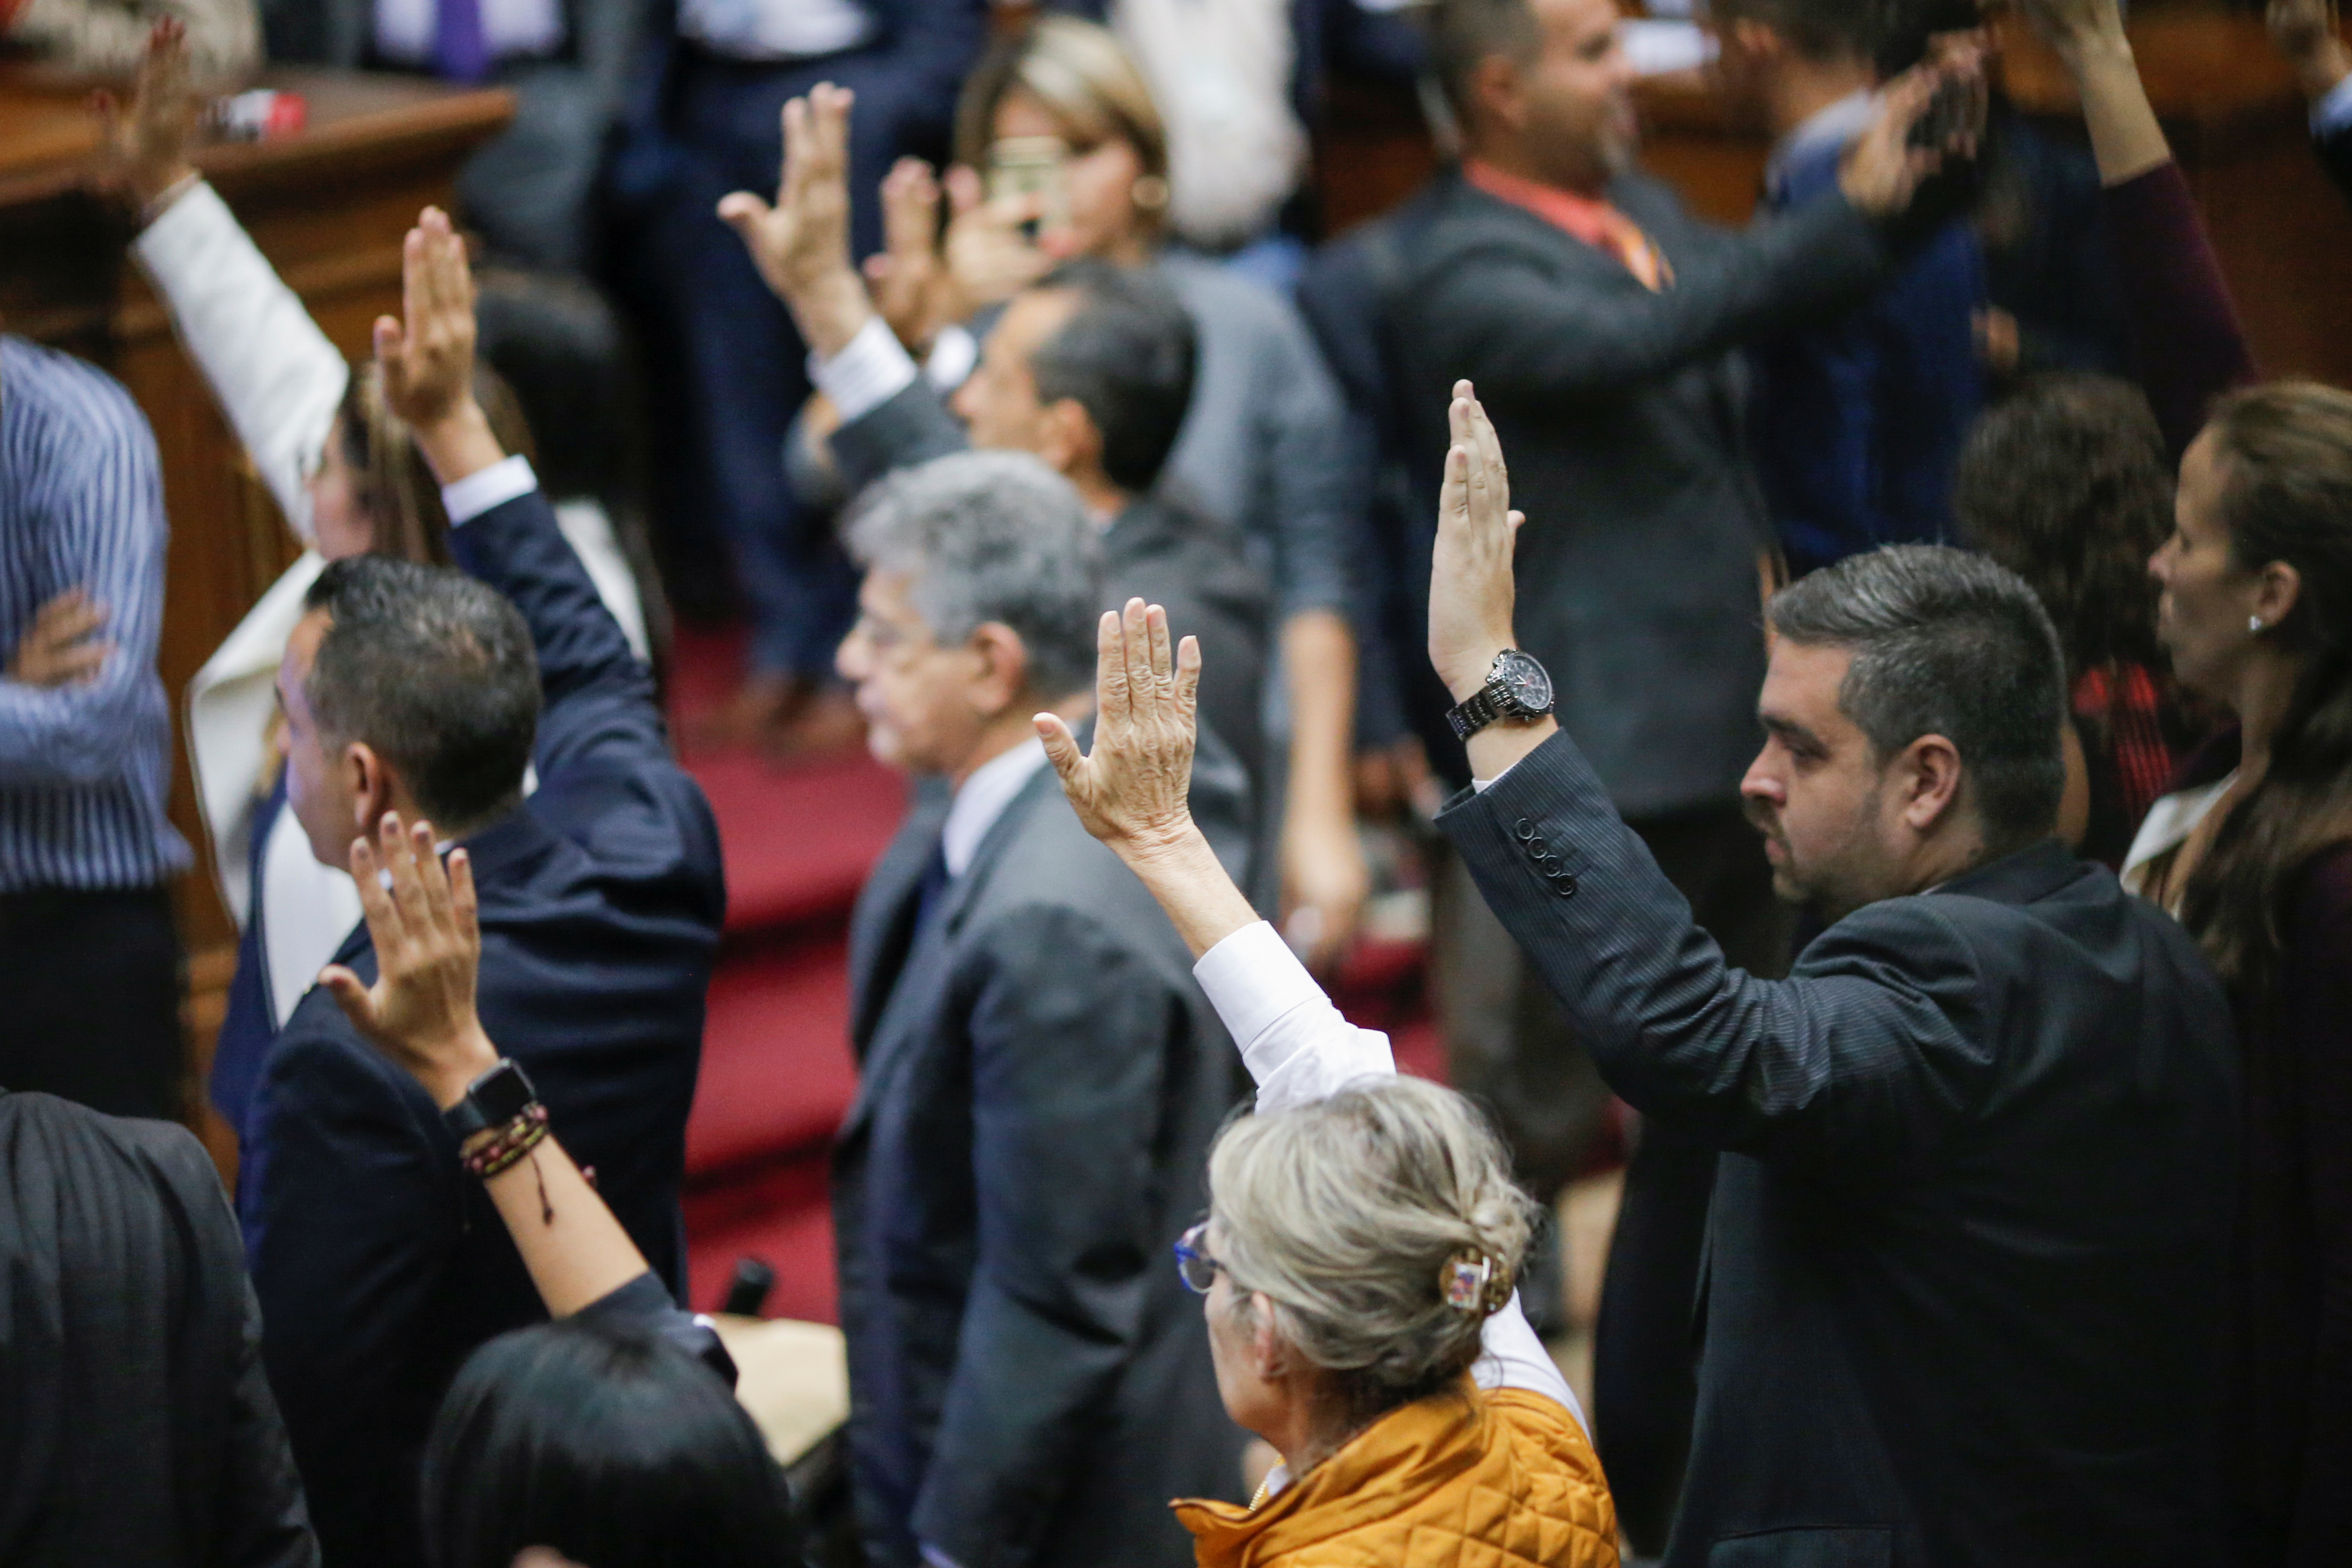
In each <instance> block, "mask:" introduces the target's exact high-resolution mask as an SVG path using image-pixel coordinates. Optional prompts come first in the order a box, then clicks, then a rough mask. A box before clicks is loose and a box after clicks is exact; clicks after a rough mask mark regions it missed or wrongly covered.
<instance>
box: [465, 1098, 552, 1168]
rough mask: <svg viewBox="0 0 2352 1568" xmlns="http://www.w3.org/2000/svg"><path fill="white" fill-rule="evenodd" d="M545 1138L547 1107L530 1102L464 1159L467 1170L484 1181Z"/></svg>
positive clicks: (534, 1147)
mask: <svg viewBox="0 0 2352 1568" xmlns="http://www.w3.org/2000/svg"><path fill="white" fill-rule="evenodd" d="M546 1137H547V1107H545V1106H544V1105H541V1104H540V1103H539V1102H538V1101H537V1100H533V1101H531V1102H530V1104H529V1105H526V1106H524V1107H523V1108H522V1110H521V1112H520V1114H519V1115H517V1116H516V1117H515V1119H514V1120H513V1121H509V1122H508V1123H507V1124H506V1125H505V1126H503V1127H501V1128H499V1130H498V1131H496V1132H493V1133H492V1134H490V1136H489V1138H488V1140H487V1141H486V1142H483V1143H482V1145H481V1146H480V1147H479V1148H478V1149H476V1150H475V1151H474V1152H472V1153H470V1154H467V1156H466V1157H465V1160H466V1169H467V1170H468V1171H471V1172H472V1173H474V1174H475V1175H477V1176H478V1177H480V1178H481V1179H482V1180H483V1181H486V1182H487V1181H488V1180H489V1179H490V1178H491V1177H492V1176H495V1175H497V1174H498V1173H499V1172H501V1171H504V1170H506V1169H507V1168H508V1167H509V1166H511V1165H513V1164H514V1163H517V1162H518V1161H520V1159H521V1158H522V1157H523V1156H524V1155H525V1154H528V1153H530V1152H531V1151H532V1150H533V1149H536V1148H538V1147H539V1146H540V1144H541V1142H544V1141H545V1139H546Z"/></svg>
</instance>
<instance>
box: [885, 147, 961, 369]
mask: <svg viewBox="0 0 2352 1568" xmlns="http://www.w3.org/2000/svg"><path fill="white" fill-rule="evenodd" d="M947 289H948V277H947V268H946V267H945V266H944V265H943V264H942V263H941V261H940V181H939V176H938V175H937V174H933V173H932V172H931V166H930V165H929V163H924V162H923V161H922V160H921V159H920V158H901V159H899V160H898V163H895V164H893V165H891V168H890V173H889V174H888V176H887V178H885V179H884V180H883V182H882V248H881V249H880V250H879V251H877V252H876V253H875V254H874V255H872V256H869V257H867V258H866V291H867V292H868V293H870V294H871V295H872V296H873V297H874V308H875V309H876V310H878V311H880V312H881V314H882V320H883V321H884V322H885V323H886V324H887V325H888V327H889V329H890V331H891V332H892V334H893V335H895V336H896V337H897V338H898V341H899V342H901V343H903V344H905V345H906V347H907V348H908V351H910V352H911V353H923V352H924V351H925V350H927V349H929V347H930V344H931V340H932V339H933V338H935V337H937V336H938V335H939V331H940V328H941V327H943V326H945V325H947V318H946V316H945V314H944V310H945V307H946V303H947V300H946V295H947Z"/></svg>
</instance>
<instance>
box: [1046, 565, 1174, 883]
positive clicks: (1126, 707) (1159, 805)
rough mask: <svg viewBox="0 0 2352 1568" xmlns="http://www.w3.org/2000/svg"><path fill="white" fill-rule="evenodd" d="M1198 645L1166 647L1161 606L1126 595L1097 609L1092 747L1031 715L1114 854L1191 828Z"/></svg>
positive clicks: (1145, 851)
mask: <svg viewBox="0 0 2352 1568" xmlns="http://www.w3.org/2000/svg"><path fill="white" fill-rule="evenodd" d="M1200 690H1201V645H1200V644H1199V643H1198V642H1197V641H1195V640H1194V639H1193V638H1192V637H1186V638H1185V639H1184V640H1183V642H1182V643H1181V644H1180V645H1178V646H1177V647H1175V648H1174V649H1173V650H1171V648H1170V647H1169V641H1168V612H1167V611H1166V610H1163V609H1161V608H1160V606H1159V605H1150V606H1149V607H1147V606H1146V605H1144V602H1143V601H1142V600H1140V599H1129V601H1128V602H1127V609H1126V611H1125V613H1124V614H1121V613H1119V612H1117V611H1112V610H1106V611H1104V612H1103V617H1102V624H1101V626H1100V627H1099V628H1098V629H1097V636H1096V641H1095V749H1094V751H1093V752H1092V753H1091V754H1089V755H1081V754H1080V753H1079V752H1078V742H1077V741H1076V738H1075V737H1073V736H1072V735H1071V733H1070V727H1069V726H1068V725H1067V724H1066V723H1064V722H1063V721H1061V719H1060V718H1059V717H1058V716H1057V715H1055V714H1052V713H1040V714H1038V715H1037V719H1036V724H1037V733H1038V734H1039V736H1040V737H1042V738H1043V739H1044V741H1045V755H1046V756H1047V757H1049V758H1051V759H1052V761H1053V763H1054V771H1055V772H1056V773H1060V774H1061V775H1062V790H1063V793H1064V794H1066V795H1068V796H1069V797H1070V804H1071V805H1073V806H1075V807H1076V808H1077V813H1078V820H1079V821H1080V822H1082V823H1084V824H1085V825H1086V829H1087V832H1088V833H1091V834H1093V835H1094V836H1095V837H1097V838H1099V839H1101V840H1102V841H1103V842H1104V843H1105V844H1108V845H1109V846H1110V847H1112V848H1113V849H1115V850H1117V851H1118V853H1119V855H1120V857H1121V858H1132V857H1134V856H1136V855H1150V854H1151V853H1153V852H1155V851H1159V850H1164V849H1166V848H1168V847H1171V846H1172V845H1174V844H1176V843H1177V842H1179V841H1180V840H1181V839H1183V838H1185V837H1187V836H1188V835H1190V834H1191V832H1192V805H1191V799H1190V797H1191V795H1192V747H1193V744H1194V742H1195V741H1196V739H1197V737H1198V735H1199V720H1198V714H1199V711H1200Z"/></svg>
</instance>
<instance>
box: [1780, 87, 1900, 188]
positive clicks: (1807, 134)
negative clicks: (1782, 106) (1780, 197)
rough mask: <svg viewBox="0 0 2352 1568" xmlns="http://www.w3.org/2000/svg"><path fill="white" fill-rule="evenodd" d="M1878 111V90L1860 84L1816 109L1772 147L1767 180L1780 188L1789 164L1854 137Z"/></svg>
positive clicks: (1851, 139) (1839, 145)
mask: <svg viewBox="0 0 2352 1568" xmlns="http://www.w3.org/2000/svg"><path fill="white" fill-rule="evenodd" d="M1877 112H1878V94H1877V93H1876V92H1875V91H1874V90H1873V89H1870V88H1866V87H1860V88H1856V89H1853V91H1852V92H1850V93H1847V94H1846V95H1845V96H1844V97H1843V98H1841V99H1839V100H1837V101H1836V102H1835V103H1830V104H1824V105H1822V107H1821V108H1819V109H1816V110H1813V111H1812V113H1811V114H1809V115H1807V116H1806V117H1805V118H1804V120H1803V121H1801V122H1800V123H1799V125H1798V126H1797V128H1796V129H1795V130H1794V131H1791V132H1789V133H1788V134H1787V135H1786V136H1783V137H1781V138H1780V144H1779V145H1778V146H1776V147H1774V148H1773V149H1772V156H1771V158H1770V159H1769V161H1767V162H1766V163H1765V165H1764V183H1765V184H1766V185H1767V186H1769V187H1773V188H1776V189H1777V188H1778V187H1779V185H1780V180H1781V177H1782V176H1783V175H1784V174H1786V173H1787V172H1788V168H1789V165H1790V164H1791V163H1795V162H1796V161H1797V160H1798V159H1800V158H1802V157H1804V156H1806V155H1807V154H1809V153H1817V152H1820V151H1821V150H1822V148H1825V147H1841V146H1843V145H1844V144H1845V143H1846V142H1851V141H1853V139H1854V138H1855V137H1856V136H1858V135H1860V134H1861V133H1862V131H1863V128H1864V126H1866V125H1868V124H1869V123H1870V117H1871V116H1872V115H1874V114H1875V113H1877Z"/></svg>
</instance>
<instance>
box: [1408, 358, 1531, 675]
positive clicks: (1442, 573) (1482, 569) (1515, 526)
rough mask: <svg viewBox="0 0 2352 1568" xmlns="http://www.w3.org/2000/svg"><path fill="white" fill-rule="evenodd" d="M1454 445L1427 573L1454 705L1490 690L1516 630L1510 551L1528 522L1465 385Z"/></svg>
mask: <svg viewBox="0 0 2352 1568" xmlns="http://www.w3.org/2000/svg"><path fill="white" fill-rule="evenodd" d="M1447 420H1448V423H1449V424H1451V426H1453V434H1454V445H1453V446H1452V447H1450V448H1449V449H1448V450H1447V451H1446V454H1445V483H1444V487H1443V488H1442V489H1440V490H1439V492H1438V497H1437V545H1436V549H1435V551H1434V552H1433V556H1432V559H1431V562H1430V573H1429V662H1430V663H1431V664H1432V665H1433V666H1434V667H1435V668H1436V670H1437V676H1438V679H1441V680H1443V681H1444V682H1445V688H1446V689H1447V690H1449V691H1451V692H1452V693H1454V700H1455V701H1456V702H1459V701H1462V700H1464V699H1465V698H1467V697H1468V696H1469V695H1470V694H1471V693H1472V692H1474V691H1475V690H1477V689H1479V688H1480V687H1482V686H1484V685H1486V672H1487V670H1489V669H1490V668H1493V667H1494V663H1495V656H1496V654H1498V653H1500V652H1502V651H1503V650H1504V649H1505V648H1507V647H1515V646H1517V645H1516V644H1515V642H1514V640H1513V635H1512V631H1511V607H1512V600H1513V598H1514V596H1515V595H1516V593H1517V588H1516V585H1515V584H1514V582H1513V579H1512V574H1511V552H1512V549H1513V548H1514V546H1515V544H1516V542H1517V538H1518V532H1519V526H1520V525H1521V524H1522V523H1524V522H1526V521H1527V519H1526V517H1525V516H1524V515H1522V514H1521V513H1518V512H1516V511H1513V510H1511V479H1510V475H1509V473H1508V472H1507V470H1506V469H1505V468H1504V467H1503V444H1502V442H1501V440H1500V439H1498V438H1497V437H1496V435H1495V426H1494V425H1493V424H1492V423H1491V422H1490V421H1489V420H1488V419H1487V417H1486V409H1485V408H1483V407H1482V406H1480V405H1479V403H1478V399H1477V395H1476V394H1475V391H1474V390H1473V388H1472V387H1471V385H1470V384H1469V383H1468V382H1466V381H1457V382H1455V383H1454V404H1453V406H1452V407H1451V408H1449V409H1448V410H1447Z"/></svg>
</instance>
